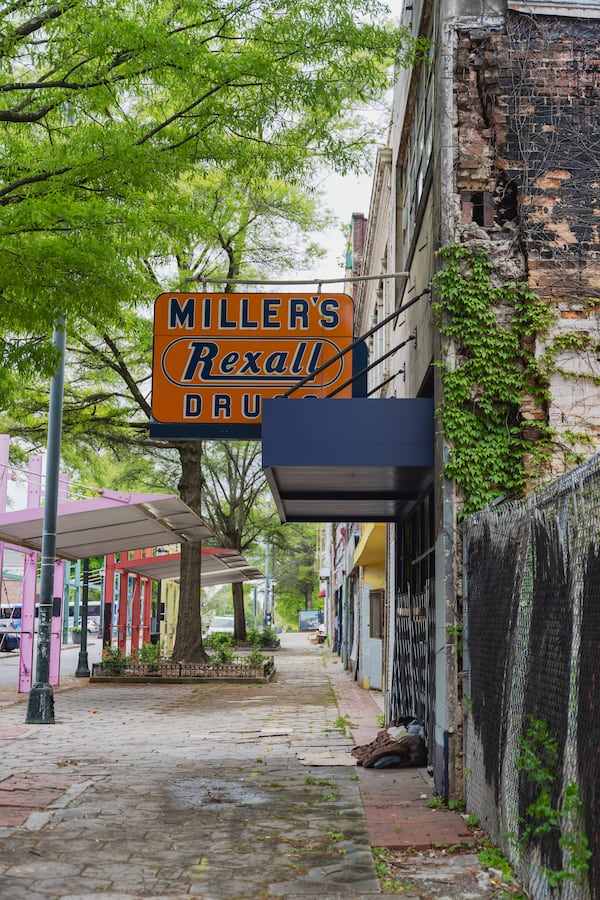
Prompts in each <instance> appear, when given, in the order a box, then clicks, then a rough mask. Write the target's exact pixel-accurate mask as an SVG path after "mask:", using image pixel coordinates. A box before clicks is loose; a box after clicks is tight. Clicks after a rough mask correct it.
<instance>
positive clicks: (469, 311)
mask: <svg viewBox="0 0 600 900" xmlns="http://www.w3.org/2000/svg"><path fill="white" fill-rule="evenodd" d="M439 255H440V256H441V257H442V258H443V259H444V260H445V262H446V265H445V268H444V269H443V270H442V271H440V272H439V273H438V274H437V275H436V277H435V281H434V284H435V288H436V292H437V294H438V297H439V299H438V300H437V301H436V302H434V304H433V308H434V313H435V315H436V317H437V324H438V328H439V331H440V333H441V334H443V335H446V336H447V337H449V338H451V339H452V341H453V343H454V348H455V352H456V357H455V360H454V361H453V362H452V364H449V363H447V362H441V363H440V364H439V365H440V368H441V369H442V371H443V384H444V402H443V404H442V405H441V408H440V410H439V414H440V419H441V424H442V427H443V429H444V434H445V436H446V438H447V440H448V442H449V443H450V445H451V454H450V458H449V460H448V461H447V463H446V466H445V474H446V475H447V476H448V477H449V478H453V479H454V480H455V481H456V483H457V484H458V485H459V486H460V488H461V489H462V491H463V494H464V510H463V515H467V514H468V513H470V512H473V511H475V510H476V509H481V508H482V507H483V506H485V505H486V504H487V503H489V502H491V501H492V500H494V499H495V498H497V497H498V496H501V495H509V496H511V495H512V496H514V495H518V494H520V493H522V492H523V490H524V486H525V469H524V458H525V457H526V456H528V457H529V458H530V459H531V457H532V456H533V458H534V460H536V461H537V462H541V461H542V460H543V459H545V458H546V457H547V455H548V454H549V451H550V435H549V431H548V429H547V426H546V423H545V419H544V416H543V415H542V416H540V417H539V418H536V420H535V422H533V423H532V422H531V421H524V420H523V418H522V415H521V404H522V399H523V397H524V396H528V397H531V398H533V400H534V402H535V404H537V406H538V407H539V408H540V409H543V405H544V403H545V401H546V399H547V380H546V377H545V374H544V372H543V371H542V370H541V368H540V366H539V365H538V363H537V362H536V359H535V354H534V346H535V337H536V335H538V334H543V333H545V332H546V331H547V330H548V327H549V325H550V322H551V316H552V314H551V312H550V310H549V309H548V307H547V306H546V305H545V304H544V303H542V302H541V301H540V299H539V298H538V297H537V295H536V294H535V293H534V292H533V291H531V290H530V289H529V288H528V287H527V285H524V284H517V283H514V282H505V283H503V284H495V283H494V282H493V279H492V264H491V262H490V259H489V257H488V255H487V253H486V252H485V251H484V250H483V248H476V249H472V248H469V247H466V246H464V245H451V246H448V247H445V248H443V249H442V250H440V251H439Z"/></svg>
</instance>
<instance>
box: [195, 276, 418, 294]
mask: <svg viewBox="0 0 600 900" xmlns="http://www.w3.org/2000/svg"><path fill="white" fill-rule="evenodd" d="M409 275H410V272H386V273H385V274H383V275H342V276H341V277H340V278H302V279H298V280H291V281H290V280H289V278H286V279H280V280H278V281H273V280H272V279H268V278H218V277H216V278H212V277H211V278H202V279H200V278H194V279H188V280H189V281H202V285H203V288H202V289H203V291H204V292H206V285H207V284H209V283H210V284H276V285H283V286H285V285H286V284H316V285H318V286H319V288H320V286H321V285H322V284H341V283H342V282H344V281H352V282H354V281H381V280H382V279H383V278H408V276H409Z"/></svg>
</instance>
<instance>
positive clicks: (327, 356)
mask: <svg viewBox="0 0 600 900" xmlns="http://www.w3.org/2000/svg"><path fill="white" fill-rule="evenodd" d="M352 327H353V303H352V298H351V297H349V296H348V295H347V294H258V293H256V294H242V293H240V294H217V293H211V294H207V293H204V294H184V293H172V294H161V295H160V297H158V299H157V300H156V303H155V306H154V358H153V370H152V415H153V417H154V419H155V421H156V422H158V423H178V424H180V425H186V424H187V425H198V426H211V425H214V426H215V432H214V434H215V436H219V435H220V434H221V433H223V429H222V427H223V426H227V425H237V426H245V425H248V426H249V425H256V424H259V423H260V420H261V402H262V400H263V399H264V398H266V397H277V396H280V395H281V394H284V393H285V392H286V391H288V390H289V389H290V388H292V387H293V386H294V385H295V384H297V383H298V382H299V381H301V380H302V379H303V378H305V377H306V376H307V375H312V374H313V373H314V372H316V371H317V369H319V368H320V367H321V366H322V365H323V364H324V363H326V362H328V361H329V360H333V359H334V357H336V356H337V355H338V353H339V352H340V351H341V350H344V349H345V348H346V347H348V346H349V345H350V344H351V343H352ZM351 375H352V359H351V354H350V353H348V354H346V355H345V356H343V357H342V358H341V359H336V360H335V361H334V362H332V363H331V365H329V366H327V367H326V368H325V369H324V371H323V372H320V373H319V374H317V375H316V376H315V377H314V378H312V379H310V380H309V381H308V382H307V383H306V384H305V385H304V386H303V387H302V388H299V389H298V390H297V391H295V392H294V395H293V396H294V397H323V396H325V395H326V394H328V393H329V392H330V391H332V390H333V389H334V388H335V386H336V385H339V384H341V383H342V382H343V381H346V380H348V379H349V378H350V377H351ZM337 396H338V397H343V396H348V397H349V396H351V387H348V388H344V389H343V390H342V391H341V392H340V393H339V394H338V395H337ZM200 433H204V434H205V435H206V436H209V435H210V433H211V431H210V427H209V428H204V430H203V431H202V429H201V430H200ZM225 433H226V432H225ZM239 433H240V434H242V433H243V427H242V430H241V431H240V432H239ZM249 433H250V431H249Z"/></svg>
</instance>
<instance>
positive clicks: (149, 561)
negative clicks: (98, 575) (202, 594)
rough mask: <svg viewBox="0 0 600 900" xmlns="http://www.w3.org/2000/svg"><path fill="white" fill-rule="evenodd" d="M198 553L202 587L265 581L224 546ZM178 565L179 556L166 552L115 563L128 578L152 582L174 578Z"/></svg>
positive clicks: (207, 548)
mask: <svg viewBox="0 0 600 900" xmlns="http://www.w3.org/2000/svg"><path fill="white" fill-rule="evenodd" d="M201 554H202V555H201V559H202V568H201V573H202V574H201V584H202V587H210V586H211V585H217V584H232V583H234V582H239V581H253V580H255V579H257V578H264V574H263V573H262V572H261V570H260V569H257V568H255V567H254V566H251V565H250V563H249V562H248V561H247V560H246V558H245V557H243V556H242V555H241V553H238V551H237V550H230V549H229V548H226V547H203V548H202V551H201ZM180 562H181V553H167V554H159V555H157V556H146V557H142V558H141V559H126V560H121V561H120V562H118V563H117V565H116V569H117V571H124V572H128V573H129V574H131V575H141V576H143V577H144V578H151V579H152V580H153V581H161V580H162V579H163V578H177V577H178V576H179V568H180Z"/></svg>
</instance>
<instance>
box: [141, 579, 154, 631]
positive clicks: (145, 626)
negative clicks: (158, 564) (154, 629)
mask: <svg viewBox="0 0 600 900" xmlns="http://www.w3.org/2000/svg"><path fill="white" fill-rule="evenodd" d="M142 588H143V601H142V609H143V618H142V644H149V643H150V623H151V621H152V581H151V580H150V579H149V578H142Z"/></svg>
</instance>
